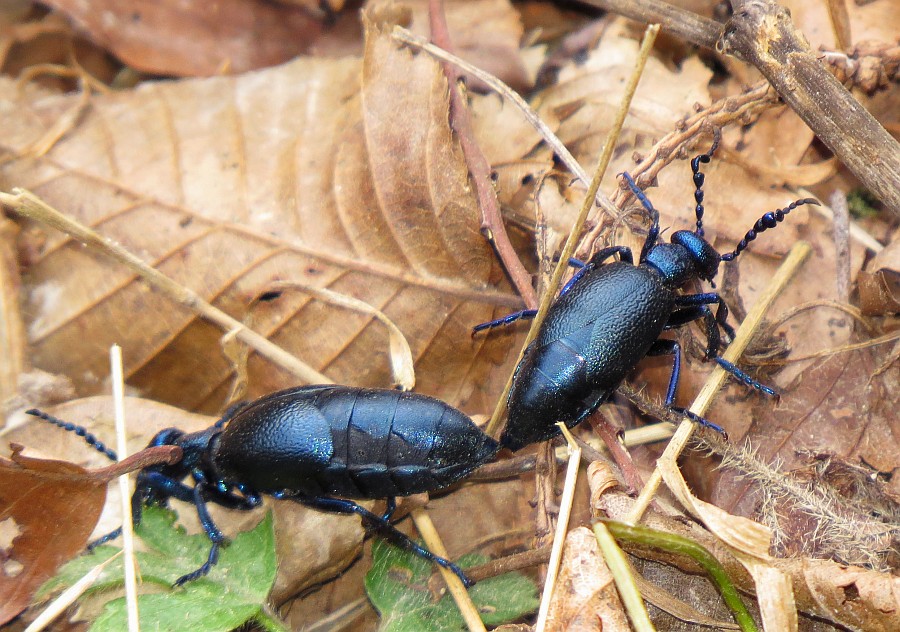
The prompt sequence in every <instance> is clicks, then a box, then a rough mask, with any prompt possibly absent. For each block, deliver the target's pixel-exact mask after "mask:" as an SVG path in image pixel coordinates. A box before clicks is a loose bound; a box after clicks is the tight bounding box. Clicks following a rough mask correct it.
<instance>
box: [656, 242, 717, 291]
mask: <svg viewBox="0 0 900 632" xmlns="http://www.w3.org/2000/svg"><path fill="white" fill-rule="evenodd" d="M721 260H722V257H721V256H719V253H718V252H716V251H715V249H714V248H713V247H712V246H711V245H710V244H709V242H708V241H706V240H705V239H703V237H701V236H699V235H698V234H696V233H693V232H691V231H689V230H679V231H677V232H676V233H675V234H674V235H672V243H670V244H657V245H656V246H654V247H653V248H652V249H651V250H650V252H648V253H647V258H646V263H648V264H650V265H651V266H652V267H654V268H655V269H656V270H657V271H658V272H659V273H660V274H661V275H662V278H663V284H664V285H666V286H667V287H670V288H678V287H681V286H683V285H684V284H685V283H687V282H688V281H690V280H691V279H696V278H701V279H706V280H707V281H712V278H713V277H714V276H715V275H716V272H718V270H719V262H720V261H721Z"/></svg>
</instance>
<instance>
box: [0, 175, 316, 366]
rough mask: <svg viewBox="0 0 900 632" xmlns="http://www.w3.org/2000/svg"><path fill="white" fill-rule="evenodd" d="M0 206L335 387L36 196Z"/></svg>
mask: <svg viewBox="0 0 900 632" xmlns="http://www.w3.org/2000/svg"><path fill="white" fill-rule="evenodd" d="M0 203H2V204H5V205H6V206H8V207H9V208H10V210H12V211H13V212H15V213H17V214H19V215H22V216H24V217H28V218H30V219H34V220H36V221H38V222H40V223H42V224H46V225H47V226H50V227H52V228H55V229H57V230H59V231H62V232H64V233H66V234H67V235H69V236H70V237H72V238H74V239H76V240H78V241H80V242H82V243H84V244H86V245H87V246H89V247H90V248H92V249H94V250H96V251H97V252H100V253H102V254H104V255H106V256H108V257H111V258H112V259H114V260H115V261H117V262H119V263H121V264H123V265H125V266H126V267H127V268H129V269H130V270H131V271H132V272H134V273H135V274H137V275H138V276H139V277H140V278H141V279H143V280H144V282H145V283H147V285H149V286H150V287H152V288H153V289H155V290H157V291H158V292H160V293H161V294H163V295H164V296H166V297H167V298H169V299H170V300H172V301H174V302H175V303H178V304H179V305H181V306H183V307H185V308H187V309H188V310H190V311H191V312H193V313H195V314H197V315H198V316H200V317H202V318H204V319H206V320H208V321H210V322H212V323H214V324H215V325H218V326H219V327H221V328H222V329H223V330H224V331H231V330H235V331H236V332H237V334H236V335H237V337H238V338H239V339H240V340H242V341H243V342H245V343H246V344H248V345H250V346H251V347H252V348H253V349H255V350H256V351H257V353H259V354H260V355H262V356H264V357H266V358H268V359H269V360H271V361H272V362H274V363H275V364H277V365H278V366H280V367H282V368H283V369H285V370H286V371H289V372H291V373H293V374H294V375H296V376H297V377H298V378H300V379H301V380H303V381H304V382H306V383H308V384H332V383H333V382H332V380H330V379H329V378H328V377H326V376H325V375H323V374H321V373H319V372H318V371H316V370H315V369H313V368H312V367H311V366H309V365H308V364H306V363H304V362H302V361H301V360H299V359H297V358H296V357H294V356H293V355H291V354H290V353H288V352H287V351H285V350H284V349H282V348H281V347H279V346H278V345H276V344H274V343H272V342H271V341H270V340H267V339H266V338H265V337H263V336H261V335H260V334H258V333H256V332H255V331H252V330H250V329H248V328H247V327H245V326H244V325H243V323H241V322H240V321H238V320H236V319H234V318H232V317H231V316H229V315H228V314H226V313H225V312H223V311H222V310H220V309H218V308H216V307H214V306H213V305H212V304H210V303H208V302H207V301H205V300H203V298H201V297H200V295H199V294H197V293H196V292H194V291H193V290H191V289H189V288H186V287H184V286H183V285H179V284H178V283H176V282H175V281H173V280H172V279H170V278H169V277H167V276H165V275H164V274H163V273H162V272H160V271H159V270H157V269H155V268H152V267H150V266H148V265H147V264H146V263H144V261H142V260H141V259H140V258H139V257H137V256H135V255H134V254H132V253H131V252H129V251H128V250H126V249H125V248H123V247H122V246H121V245H119V244H118V243H116V242H115V241H113V240H112V239H110V238H109V237H104V236H103V235H100V234H99V233H97V232H95V231H93V230H91V229H90V228H88V227H87V226H85V225H83V224H80V223H79V222H76V221H75V220H74V219H72V218H70V217H67V216H66V215H63V214H62V213H60V212H59V211H57V210H56V209H54V208H53V207H51V206H50V205H48V204H47V203H46V202H44V201H43V200H41V199H40V198H39V197H37V196H36V195H35V194H34V193H31V192H30V191H26V190H25V189H19V188H15V189H13V190H12V194H9V193H3V192H0Z"/></svg>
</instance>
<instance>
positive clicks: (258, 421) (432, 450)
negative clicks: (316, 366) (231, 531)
mask: <svg viewBox="0 0 900 632" xmlns="http://www.w3.org/2000/svg"><path fill="white" fill-rule="evenodd" d="M288 403H289V404H288ZM282 408H284V409H285V411H287V410H291V411H293V412H294V413H295V418H288V417H289V416H290V415H289V413H286V412H283V411H282ZM270 432H282V433H283V432H286V433H287V434H288V435H289V436H292V437H294V438H295V439H297V441H296V442H297V443H300V444H305V445H308V444H309V442H310V441H311V436H312V435H313V434H315V435H316V437H317V442H318V443H319V444H320V445H321V446H322V449H320V450H318V451H317V452H316V453H315V454H310V453H309V452H307V453H300V452H296V453H297V455H298V457H299V460H300V461H302V463H297V462H295V460H294V459H292V458H291V456H290V454H285V453H284V452H285V451H284V450H282V449H281V448H282V447H283V444H285V443H290V441H287V440H285V439H284V435H282V439H281V440H280V442H277V443H278V445H273V443H276V442H271V441H268V440H262V439H261V437H260V436H256V435H262V436H268V435H269V433H270ZM248 435H253V436H248ZM237 441H241V442H242V444H241V446H242V447H241V450H240V455H237V456H236V455H234V454H233V453H235V452H238V450H236V446H237V445H238V444H237ZM326 447H327V449H325V448H326ZM497 449H498V446H497V443H496V442H495V441H494V440H493V439H491V438H490V437H488V436H487V435H486V434H484V433H483V432H482V431H481V430H480V429H479V428H478V427H477V426H476V425H475V424H474V423H472V420H471V419H469V418H468V417H467V416H466V415H464V414H463V413H461V412H460V411H458V410H456V409H455V408H453V407H451V406H448V405H447V404H445V403H443V402H441V401H440V400H437V399H434V398H431V397H426V396H424V395H417V394H415V393H404V392H401V391H396V390H386V389H364V388H352V387H346V386H315V387H302V388H298V389H291V390H288V391H282V392H281V393H276V394H273V395H269V396H267V397H264V398H262V399H261V400H258V401H257V402H254V403H253V404H251V405H250V406H248V407H247V408H246V409H241V410H240V411H239V412H238V414H237V415H235V417H234V418H233V419H232V420H231V421H230V422H229V425H228V426H227V427H226V429H225V431H223V433H222V435H221V439H220V442H219V446H218V448H217V453H216V465H217V466H219V467H220V468H221V469H222V470H223V472H224V473H226V474H228V476H229V478H233V479H234V480H241V481H242V482H246V483H247V484H249V485H250V486H252V487H254V488H255V489H256V490H257V491H260V492H263V493H265V492H276V491H282V490H291V491H296V492H303V493H306V494H310V495H316V496H323V495H336V496H344V497H346V498H386V497H389V496H404V495H408V494H415V493H419V492H423V491H431V490H435V489H439V488H441V487H445V486H447V485H450V484H451V483H454V482H456V481H458V480H459V479H461V478H462V477H464V476H465V475H466V474H468V473H469V472H471V471H472V470H474V469H475V468H476V467H478V466H479V465H481V464H483V463H485V462H486V461H488V460H489V459H490V458H491V457H492V456H493V455H494V454H495V453H496V451H497ZM238 458H240V460H239V461H238ZM254 462H257V463H264V464H265V467H261V466H256V467H254V466H253V463H254Z"/></svg>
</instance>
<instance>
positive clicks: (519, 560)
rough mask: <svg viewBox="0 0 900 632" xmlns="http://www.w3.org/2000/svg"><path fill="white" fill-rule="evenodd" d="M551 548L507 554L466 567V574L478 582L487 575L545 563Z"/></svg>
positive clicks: (545, 547) (491, 575)
mask: <svg viewBox="0 0 900 632" xmlns="http://www.w3.org/2000/svg"><path fill="white" fill-rule="evenodd" d="M551 548H552V547H551V546H542V547H540V548H538V549H530V550H528V551H525V552H523V553H515V554H514V555H507V556H506V557H501V558H500V559H497V560H491V561H490V562H486V563H485V564H479V565H478V566H472V567H471V568H467V569H466V575H468V576H469V579H471V580H473V581H476V582H480V581H482V580H484V579H488V578H489V577H497V576H498V575H503V574H504V573H511V572H512V571H520V570H523V569H526V568H531V567H533V566H538V565H539V564H546V563H547V562H548V561H549V560H550V549H551Z"/></svg>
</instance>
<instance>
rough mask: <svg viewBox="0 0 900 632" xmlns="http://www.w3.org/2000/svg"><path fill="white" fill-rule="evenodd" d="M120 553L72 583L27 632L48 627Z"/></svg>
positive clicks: (30, 625)
mask: <svg viewBox="0 0 900 632" xmlns="http://www.w3.org/2000/svg"><path fill="white" fill-rule="evenodd" d="M120 555H122V551H119V552H118V553H115V554H114V555H113V556H112V557H110V558H109V559H108V560H104V561H103V562H101V563H99V564H97V566H95V567H94V568H92V569H91V570H89V571H88V572H87V573H85V575H84V577H82V578H81V579H79V580H78V581H77V582H75V583H74V584H72V585H71V586H70V587H69V588H67V589H66V590H65V591H63V593H62V594H61V595H60V596H59V597H57V598H56V599H54V600H53V602H52V603H51V604H50V605H49V606H47V607H46V608H45V609H44V611H43V612H41V614H39V615H38V617H37V618H36V619H35V620H34V621H32V622H31V623H30V624H29V625H28V627H27V628H25V632H40V631H41V630H44V629H46V627H47V626H48V625H50V624H51V623H53V620H54V619H56V617H58V616H59V615H61V614H62V613H63V612H65V611H66V610H67V609H68V608H69V606H71V605H72V604H74V603H75V602H76V601H77V600H78V599H79V598H80V597H81V596H82V595H83V594H84V593H85V592H86V591H87V589H88V588H90V587H91V586H93V585H94V582H96V581H97V580H98V579H99V578H100V575H101V574H102V573H103V570H104V569H105V568H106V567H107V565H109V564H110V563H111V562H112V561H113V560H115V559H116V558H117V557H119V556H120Z"/></svg>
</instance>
